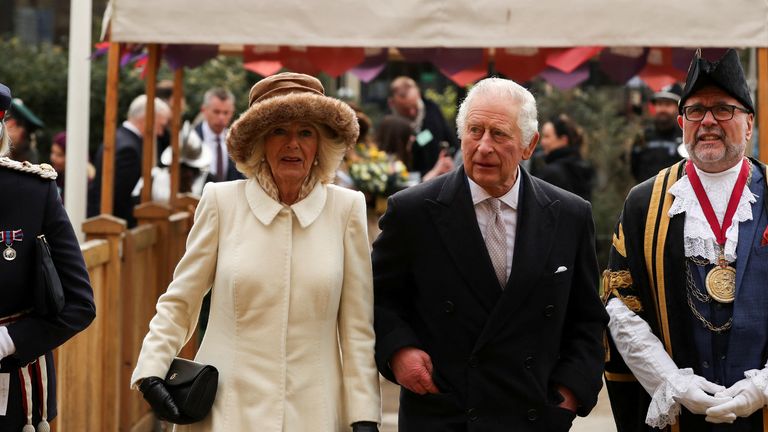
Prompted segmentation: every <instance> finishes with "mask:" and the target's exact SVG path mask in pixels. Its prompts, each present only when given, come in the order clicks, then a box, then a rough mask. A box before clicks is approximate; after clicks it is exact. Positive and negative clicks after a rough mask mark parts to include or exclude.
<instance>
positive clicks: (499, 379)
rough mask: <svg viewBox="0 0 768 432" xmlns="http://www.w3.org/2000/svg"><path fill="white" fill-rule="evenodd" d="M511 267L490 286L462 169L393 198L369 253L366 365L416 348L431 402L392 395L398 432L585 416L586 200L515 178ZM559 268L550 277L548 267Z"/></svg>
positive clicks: (591, 391)
mask: <svg viewBox="0 0 768 432" xmlns="http://www.w3.org/2000/svg"><path fill="white" fill-rule="evenodd" d="M521 172H522V180H521V181H522V188H521V195H520V199H519V207H518V222H517V224H518V225H517V232H516V237H515V250H514V262H513V265H512V272H511V276H510V279H509V281H508V283H507V286H506V288H505V290H504V291H503V292H502V291H501V290H500V289H499V286H498V282H497V281H496V277H495V275H494V271H493V267H492V264H491V260H490V258H489V256H488V252H487V249H486V247H485V243H484V241H483V238H482V236H481V234H480V230H479V228H478V224H477V219H476V216H475V211H474V207H473V205H472V199H471V195H470V192H469V185H468V183H467V178H466V175H465V174H464V170H463V167H459V168H458V169H457V170H455V171H454V172H452V173H450V174H447V175H444V176H441V177H438V178H437V179H435V180H433V181H429V182H426V183H423V184H421V185H418V186H414V187H412V188H409V189H407V190H405V191H402V192H400V193H398V194H395V195H394V196H392V197H391V198H390V199H389V201H388V208H387V212H386V213H385V214H384V216H383V217H382V219H381V221H380V227H381V229H382V232H381V235H380V236H379V238H378V239H377V240H376V242H375V243H374V245H373V274H374V292H375V330H376V362H377V364H378V367H379V370H380V372H381V373H382V374H383V375H384V376H385V377H386V378H388V379H389V380H392V381H394V379H395V378H394V376H393V373H392V370H391V369H390V368H389V365H388V362H389V360H390V358H391V357H392V355H393V354H394V353H395V352H396V351H397V350H399V349H400V348H403V347H406V346H414V347H418V348H421V349H423V350H424V351H426V352H427V353H428V354H429V355H430V356H431V358H432V362H433V365H434V372H433V379H434V381H435V384H436V385H437V386H438V388H439V389H440V391H441V394H438V395H426V396H418V395H416V394H414V393H411V392H409V391H407V390H405V389H403V390H402V391H401V397H400V420H399V425H400V430H401V431H470V430H471V431H483V432H487V431H543V430H567V429H568V427H570V424H571V421H572V420H573V417H574V416H573V415H572V414H571V412H570V411H567V410H564V409H561V408H558V407H557V406H556V405H557V403H558V402H559V401H560V400H559V395H558V394H557V393H556V392H554V391H553V388H554V386H555V385H556V384H561V385H564V386H565V387H568V388H569V389H571V390H572V391H573V392H574V394H575V395H576V397H577V399H578V401H579V403H580V407H579V414H581V415H586V414H587V413H589V411H590V410H591V409H592V407H593V406H594V405H595V403H596V401H597V394H598V392H599V390H600V388H601V386H602V381H601V374H602V371H603V354H604V353H603V346H602V336H603V329H604V326H605V325H606V323H607V321H608V317H607V314H606V313H605V310H604V309H603V307H602V304H601V302H600V299H599V298H598V293H597V286H598V283H597V280H598V268H597V261H596V258H595V248H594V227H593V222H592V214H591V208H590V205H589V203H587V202H586V201H584V200H582V199H580V198H578V197H576V196H575V195H573V194H570V193H567V192H564V191H562V190H560V189H557V188H554V187H552V186H551V185H549V184H547V183H545V182H543V181H541V180H538V179H536V178H532V177H531V176H530V175H528V174H527V173H526V172H525V171H522V170H521ZM561 266H562V267H565V268H566V270H565V271H561V272H559V273H555V272H556V270H557V269H558V268H559V267H561Z"/></svg>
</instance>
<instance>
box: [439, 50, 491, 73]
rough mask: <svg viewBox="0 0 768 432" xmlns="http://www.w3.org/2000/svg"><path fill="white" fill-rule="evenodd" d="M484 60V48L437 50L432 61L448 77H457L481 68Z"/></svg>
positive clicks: (485, 57)
mask: <svg viewBox="0 0 768 432" xmlns="http://www.w3.org/2000/svg"><path fill="white" fill-rule="evenodd" d="M484 59H486V61H487V56H486V55H485V50H484V49H482V48H437V50H436V51H435V53H434V56H433V58H432V60H430V61H431V62H432V64H433V65H435V66H436V67H437V68H438V69H440V70H441V71H443V73H445V74H446V75H455V74H458V73H459V72H462V71H468V70H471V69H474V68H476V67H478V66H480V65H481V64H482V63H483V60H484Z"/></svg>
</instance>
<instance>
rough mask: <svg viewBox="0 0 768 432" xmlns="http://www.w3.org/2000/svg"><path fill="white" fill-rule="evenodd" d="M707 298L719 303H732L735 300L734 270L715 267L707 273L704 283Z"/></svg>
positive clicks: (728, 267)
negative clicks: (707, 294)
mask: <svg viewBox="0 0 768 432" xmlns="http://www.w3.org/2000/svg"><path fill="white" fill-rule="evenodd" d="M704 285H705V286H706V287H707V293H709V296H710V297H712V298H713V299H715V300H716V301H718V302H720V303H733V300H734V299H735V298H736V269H734V268H733V267H731V266H725V267H720V266H716V267H715V268H713V269H712V270H710V271H709V273H707V279H706V281H705V283H704Z"/></svg>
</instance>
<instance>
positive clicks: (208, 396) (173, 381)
mask: <svg viewBox="0 0 768 432" xmlns="http://www.w3.org/2000/svg"><path fill="white" fill-rule="evenodd" d="M218 385H219V371H218V370H217V369H216V368H215V367H213V366H211V365H204V364H201V363H196V362H193V361H192V360H187V359H183V358H180V357H176V358H174V359H173V361H172V362H171V367H170V368H169V369H168V375H166V376H165V387H166V388H167V389H168V393H170V394H171V397H172V398H173V401H174V402H176V406H178V407H179V412H180V413H181V415H180V416H179V418H175V419H167V420H168V421H170V422H171V423H175V424H180V425H181V424H190V423H195V422H198V421H200V420H202V419H204V418H205V416H207V415H208V413H209V412H210V411H211V407H212V406H213V400H214V399H215V398H216V389H217V387H218Z"/></svg>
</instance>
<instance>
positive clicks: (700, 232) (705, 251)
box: [669, 164, 756, 264]
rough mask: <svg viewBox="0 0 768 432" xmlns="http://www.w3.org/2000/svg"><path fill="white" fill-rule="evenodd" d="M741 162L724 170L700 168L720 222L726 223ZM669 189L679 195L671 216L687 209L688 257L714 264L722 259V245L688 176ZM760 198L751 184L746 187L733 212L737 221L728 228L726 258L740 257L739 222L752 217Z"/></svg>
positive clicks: (686, 239)
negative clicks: (712, 170)
mask: <svg viewBox="0 0 768 432" xmlns="http://www.w3.org/2000/svg"><path fill="white" fill-rule="evenodd" d="M740 169H741V164H736V166H734V167H733V168H730V169H728V170H726V171H723V172H720V173H714V174H713V173H707V172H704V171H701V170H700V169H698V168H696V173H697V174H698V175H699V178H700V179H701V184H702V185H703V186H704V191H706V193H707V197H709V201H710V202H711V203H712V208H713V209H714V210H715V215H716V216H717V220H718V222H719V223H721V224H722V223H723V217H724V216H725V210H726V208H727V207H728V199H729V198H730V197H731V191H732V190H733V186H734V185H735V184H736V178H737V177H738V175H739V170H740ZM669 193H671V194H672V195H674V196H675V200H674V201H673V202H672V207H670V209H669V216H670V217H671V216H674V215H676V214H680V213H685V225H684V228H683V239H684V241H683V244H684V247H685V256H686V257H701V258H704V259H706V260H708V261H709V262H710V263H712V264H716V263H717V260H718V252H719V247H718V245H717V240H716V239H715V233H713V232H712V228H710V227H709V223H708V222H707V218H706V217H705V216H704V212H703V211H702V210H701V206H700V205H699V201H698V199H697V198H696V193H695V192H694V191H693V187H692V186H691V182H690V180H689V179H688V176H683V177H681V178H680V180H678V181H677V182H676V183H675V184H674V185H672V187H671V188H670V189H669ZM755 201H756V198H755V195H754V194H753V193H752V192H751V191H750V190H749V185H747V187H745V188H744V191H743V192H742V193H741V198H740V199H739V205H738V207H737V208H736V214H734V215H733V223H731V226H730V227H729V228H728V229H727V230H726V231H725V259H726V260H727V261H728V262H733V261H736V244H737V243H738V240H739V222H744V221H748V220H752V203H754V202H755Z"/></svg>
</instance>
